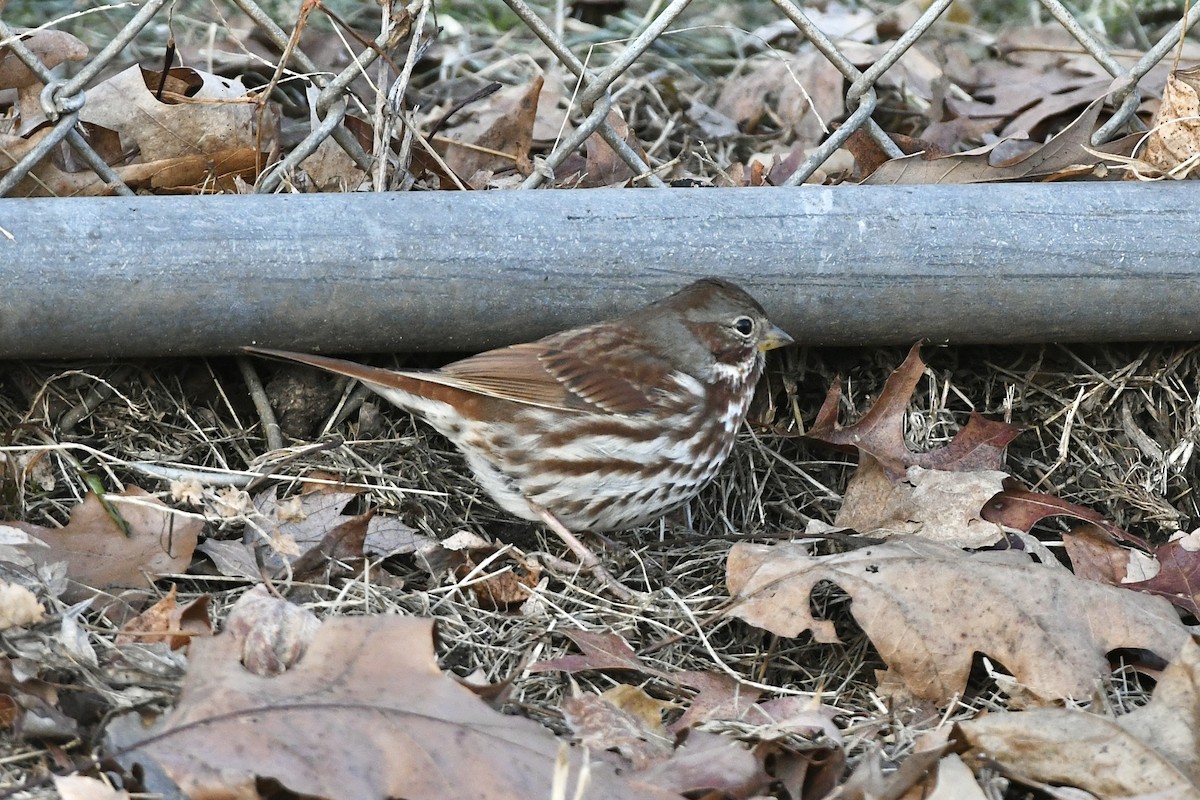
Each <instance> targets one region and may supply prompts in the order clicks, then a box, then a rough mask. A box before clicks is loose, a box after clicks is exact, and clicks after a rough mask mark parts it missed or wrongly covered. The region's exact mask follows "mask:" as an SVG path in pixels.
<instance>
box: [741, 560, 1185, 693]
mask: <svg viewBox="0 0 1200 800" xmlns="http://www.w3.org/2000/svg"><path fill="white" fill-rule="evenodd" d="M727 580H728V583H729V591H730V593H731V594H732V595H733V597H734V600H735V603H734V606H733V609H732V610H731V611H730V613H731V614H732V615H734V616H737V617H739V618H741V619H744V620H745V621H747V622H749V623H750V624H752V625H756V626H758V627H760V628H765V629H767V630H769V631H771V632H772V633H775V634H778V635H780V636H798V635H800V634H801V633H803V632H805V631H811V633H812V635H813V637H814V638H815V639H816V640H817V641H820V642H836V641H838V637H837V634H836V633H835V631H834V627H833V623H832V622H830V621H829V620H822V619H817V618H815V617H813V616H812V611H811V609H810V604H809V594H810V593H811V591H812V589H813V587H814V586H815V585H816V584H817V583H818V582H820V581H831V582H833V583H835V584H837V585H838V586H839V587H841V588H842V589H843V590H844V591H846V592H847V593H848V594H849V595H850V597H851V598H852V600H853V603H852V605H851V613H852V614H853V615H854V618H855V620H857V622H858V624H859V625H860V626H861V627H862V629H863V631H864V632H865V633H866V634H867V636H868V637H870V639H871V641H872V643H873V644H874V645H875V647H876V649H877V650H878V651H879V654H880V656H881V657H882V658H883V660H884V662H885V663H887V665H888V667H889V668H890V670H891V673H892V674H893V675H894V677H895V678H897V679H899V680H900V681H901V682H902V683H903V685H904V687H905V688H906V689H908V690H909V691H910V692H911V693H912V694H913V695H914V696H915V697H918V698H921V699H925V700H930V701H935V702H939V703H945V702H949V701H950V700H951V699H952V698H953V697H954V696H956V695H957V694H960V693H961V692H962V691H963V690H964V689H965V688H966V681H967V676H968V674H969V673H970V670H971V662H972V658H973V656H974V654H975V653H976V652H978V653H983V654H985V655H987V656H988V657H990V658H992V659H993V660H995V661H997V662H999V663H1000V664H1002V665H1003V666H1004V667H1005V668H1006V669H1007V670H1008V671H1009V672H1011V673H1012V674H1013V675H1014V676H1015V677H1016V679H1017V680H1018V681H1019V682H1021V683H1022V684H1024V685H1025V686H1026V687H1028V688H1029V690H1031V691H1032V692H1033V693H1035V694H1037V695H1040V696H1042V697H1046V698H1065V697H1080V696H1084V695H1087V694H1088V693H1090V692H1091V691H1093V689H1094V688H1095V686H1096V683H1097V681H1100V680H1102V679H1103V678H1104V677H1105V676H1107V675H1108V674H1109V666H1108V660H1107V658H1106V655H1107V653H1109V652H1110V651H1112V650H1114V649H1118V648H1137V649H1145V650H1150V651H1151V652H1154V653H1157V654H1158V655H1159V656H1160V657H1163V656H1165V655H1166V654H1169V653H1173V652H1177V651H1178V649H1179V648H1180V647H1181V646H1182V643H1183V641H1184V640H1186V639H1187V638H1188V636H1189V634H1188V631H1187V629H1186V628H1185V627H1184V626H1183V625H1182V623H1181V622H1180V621H1179V616H1178V615H1177V614H1176V613H1175V611H1174V610H1173V609H1172V608H1171V606H1170V604H1169V603H1167V602H1166V601H1165V600H1162V599H1161V598H1156V597H1150V596H1148V595H1142V594H1136V593H1133V592H1125V591H1122V590H1120V589H1117V588H1114V587H1111V586H1106V585H1104V584H1099V583H1094V582H1091V581H1085V580H1081V579H1079V578H1076V577H1075V576H1074V575H1072V574H1071V573H1070V572H1068V571H1066V570H1064V569H1061V568H1057V567H1050V566H1043V565H1039V564H1036V563H1034V562H1033V561H1032V560H1031V559H1030V558H1029V557H1028V556H1027V555H1026V554H1024V553H1020V552H1015V551H1003V552H984V553H975V554H966V553H963V552H962V551H961V550H958V549H957V548H952V547H947V546H945V545H940V544H936V543H933V542H928V541H924V540H921V539H916V538H912V537H895V538H893V539H891V540H889V541H888V542H885V543H883V544H881V545H876V546H872V547H866V548H863V549H861V550H856V551H853V552H849V553H843V554H840V555H834V556H825V557H814V556H810V555H809V554H808V552H807V551H806V549H805V548H804V546H802V545H799V544H791V543H788V544H780V545H776V546H773V547H772V546H766V545H749V544H738V545H735V546H734V547H733V549H732V550H731V551H730V554H729V562H728V577H727Z"/></svg>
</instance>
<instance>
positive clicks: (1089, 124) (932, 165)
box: [862, 97, 1140, 185]
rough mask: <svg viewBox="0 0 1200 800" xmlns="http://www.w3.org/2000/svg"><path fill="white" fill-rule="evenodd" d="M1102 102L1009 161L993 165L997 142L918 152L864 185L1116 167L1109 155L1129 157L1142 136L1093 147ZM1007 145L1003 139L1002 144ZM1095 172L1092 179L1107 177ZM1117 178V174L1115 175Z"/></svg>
mask: <svg viewBox="0 0 1200 800" xmlns="http://www.w3.org/2000/svg"><path fill="white" fill-rule="evenodd" d="M1103 106H1104V98H1103V97H1101V98H1099V99H1098V100H1095V101H1094V102H1093V103H1092V104H1091V105H1089V106H1088V107H1087V108H1086V109H1084V111H1083V113H1081V114H1080V115H1079V117H1078V118H1076V119H1075V121H1074V122H1072V123H1071V124H1070V125H1068V126H1067V127H1066V128H1063V129H1062V131H1060V132H1059V133H1058V134H1056V135H1055V136H1054V137H1052V138H1051V139H1050V140H1049V141H1048V142H1046V143H1045V144H1044V145H1041V146H1040V147H1038V148H1037V149H1036V150H1034V151H1033V152H1031V153H1027V154H1024V155H1021V156H1019V157H1017V158H1016V159H1013V160H1010V161H1001V162H999V163H994V160H993V158H992V151H993V150H995V149H996V148H997V146H998V144H999V143H997V144H992V145H987V146H986V147H980V148H977V149H975V150H968V151H967V152H965V153H956V154H954V155H950V156H943V157H942V158H926V157H925V156H924V155H921V154H917V155H911V156H904V157H903V158H896V159H892V160H891V161H888V162H887V163H885V164H883V165H882V166H880V167H879V169H877V170H875V171H874V172H873V173H871V175H870V177H868V178H867V179H866V180H864V181H862V182H863V183H865V184H874V185H896V184H913V183H983V182H1000V181H1035V180H1043V179H1050V178H1058V177H1062V176H1064V173H1066V172H1068V171H1070V172H1071V175H1072V176H1073V177H1087V176H1089V175H1092V173H1093V172H1095V170H1096V168H1097V166H1098V165H1103V164H1105V163H1106V161H1107V162H1108V163H1112V164H1115V163H1117V162H1118V161H1119V159H1117V158H1114V159H1111V160H1108V159H1105V155H1106V154H1116V155H1119V156H1127V155H1129V152H1130V151H1131V150H1132V149H1133V145H1134V144H1135V142H1136V140H1137V139H1138V138H1140V137H1138V136H1126V137H1124V138H1122V139H1118V140H1116V141H1115V142H1109V143H1108V144H1105V145H1102V146H1101V147H1098V148H1091V147H1090V144H1091V136H1092V132H1093V130H1094V129H1095V127H1096V120H1097V119H1098V118H1099V115H1100V110H1101V108H1103ZM1002 141H1003V140H1002ZM1105 176H1106V175H1105V174H1101V173H1100V172H1096V174H1095V175H1094V177H1105ZM1112 176H1113V177H1115V176H1116V175H1115V173H1112Z"/></svg>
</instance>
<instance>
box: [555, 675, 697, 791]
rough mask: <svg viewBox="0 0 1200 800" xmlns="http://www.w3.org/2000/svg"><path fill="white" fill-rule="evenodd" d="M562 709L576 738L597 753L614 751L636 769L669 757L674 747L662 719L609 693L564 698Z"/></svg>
mask: <svg viewBox="0 0 1200 800" xmlns="http://www.w3.org/2000/svg"><path fill="white" fill-rule="evenodd" d="M631 688H633V687H631ZM638 691H640V690H638ZM606 694H607V693H606ZM561 709H562V714H563V720H564V721H565V722H566V723H567V725H568V726H569V727H570V728H571V732H572V733H574V734H575V738H577V739H578V740H579V741H580V742H582V743H583V744H584V745H585V746H587V747H589V748H591V749H592V750H594V751H596V752H604V751H605V750H615V751H616V752H618V753H620V754H621V756H622V757H623V758H624V759H625V760H626V761H628V762H629V763H630V765H632V767H633V769H635V770H637V771H641V770H644V769H646V768H647V767H649V766H650V765H651V764H656V763H658V762H660V761H665V760H667V759H668V758H670V757H671V753H672V752H674V750H675V747H674V741H673V740H672V737H670V736H669V735H668V734H667V731H666V729H665V728H663V726H662V721H661V719H660V720H657V721H653V722H651V721H650V720H648V719H647V718H646V717H644V716H642V715H639V714H637V713H635V712H633V711H631V710H629V709H626V708H623V707H621V706H620V705H618V704H617V703H616V702H614V701H613V700H612V699H610V698H609V697H607V696H602V695H598V694H593V693H591V692H585V693H583V694H580V695H578V696H576V697H568V698H566V699H565V700H563V701H562V705H561Z"/></svg>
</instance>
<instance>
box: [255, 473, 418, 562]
mask: <svg viewBox="0 0 1200 800" xmlns="http://www.w3.org/2000/svg"><path fill="white" fill-rule="evenodd" d="M356 496H357V493H355V492H350V491H344V490H340V489H332V488H331V489H328V490H321V491H310V492H305V493H304V494H301V495H298V496H295V497H289V498H288V499H286V500H282V501H281V500H279V499H278V495H277V493H276V490H275V489H274V488H272V489H270V490H269V491H266V492H263V493H261V494H259V495H257V496H255V498H254V508H255V510H256V511H257V512H258V513H259V514H260V515H262V517H263V519H261V520H260V521H259V524H260V525H261V526H263V527H264V529H265V530H267V531H268V532H269V533H271V534H272V535H273V536H278V537H280V538H282V539H284V540H287V541H289V542H291V543H292V544H294V545H295V547H296V552H297V553H298V554H303V553H306V552H308V551H309V550H312V549H313V548H317V547H320V546H321V545H322V543H323V542H326V540H327V538H328V537H329V534H330V532H331V531H332V530H334V529H335V528H337V527H338V526H340V525H342V524H343V523H345V522H347V521H349V520H351V519H357V516H355V515H351V514H346V513H345V510H346V505H347V504H348V503H349V502H350V501H351V500H353V499H354V498H355V497H356ZM431 542H432V540H431V539H430V538H429V537H428V536H424V535H422V534H420V533H418V532H417V531H416V530H415V529H414V528H411V527H409V526H408V525H405V524H404V523H403V522H402V521H401V520H400V519H398V518H396V517H383V516H372V517H371V518H370V519H369V521H367V524H366V530H365V533H364V536H363V540H362V542H361V544H360V546H359V548H358V549H359V551H360V552H359V555H360V556H361V555H362V554H363V553H368V554H373V555H376V556H381V557H386V556H392V555H398V554H402V553H411V552H413V551H415V550H416V549H417V548H418V547H421V546H423V545H426V544H429V543H431ZM327 544H328V543H327ZM262 557H263V563H264V564H266V565H267V566H268V567H269V568H271V569H281V568H282V567H283V566H284V558H283V556H282V554H280V553H278V552H269V551H267V552H264V553H262Z"/></svg>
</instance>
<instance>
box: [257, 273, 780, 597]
mask: <svg viewBox="0 0 1200 800" xmlns="http://www.w3.org/2000/svg"><path fill="white" fill-rule="evenodd" d="M792 342H793V339H792V337H791V336H789V335H788V334H787V333H786V332H784V331H783V330H782V329H781V328H780V327H779V326H777V325H775V324H774V323H772V322H771V321H770V320H769V319H768V317H767V314H766V312H765V311H764V310H763V307H762V306H761V305H760V304H759V303H758V301H757V300H755V299H754V298H753V297H751V296H750V295H749V294H748V293H747V292H746V291H745V290H743V289H742V288H741V287H739V286H737V285H736V284H734V283H732V282H730V281H727V280H723V279H721V278H704V279H701V280H697V281H695V282H693V283H691V284H690V285H688V286H686V287H684V288H682V289H680V290H679V291H677V292H675V293H674V294H672V295H670V296H668V297H665V298H662V299H660V300H657V301H655V302H653V303H650V304H649V305H647V306H645V307H643V308H641V309H639V310H636V311H634V312H632V313H630V314H627V315H625V316H622V317H619V318H616V319H610V320H606V321H602V322H596V323H593V324H590V325H584V326H582V327H578V328H571V329H569V330H565V331H560V332H559V333H554V334H551V335H549V336H546V337H545V338H542V339H538V340H537V341H533V342H525V343H521V344H514V345H511V346H508V347H501V348H499V349H496V350H489V351H487V352H484V353H480V354H478V355H474V356H470V357H468V358H465V359H462V360H460V361H455V362H453V363H450V364H447V365H446V366H444V367H441V368H439V369H435V370H392V369H385V368H381V367H373V366H367V365H363V364H358V363H355V362H352V361H345V360H342V359H338V358H330V357H327V356H322V355H312V354H307V353H297V352H290V351H285V350H273V349H268V348H263V347H256V346H254V347H245V348H243V350H244V351H246V352H248V353H252V354H256V355H260V356H266V357H270V358H276V359H284V360H290V361H295V362H299V363H301V364H306V365H308V366H311V367H317V368H319V369H322V370H326V371H328V372H333V373H336V374H338V375H344V376H347V377H350V378H355V379H357V380H359V381H361V382H362V383H364V384H365V385H366V386H367V387H369V388H370V389H371V390H373V391H374V392H376V393H377V394H379V395H380V396H382V397H383V398H385V399H386V400H388V401H389V402H391V403H392V404H394V405H396V406H398V407H399V408H401V409H403V410H405V411H408V412H410V413H412V414H414V415H415V416H416V417H418V418H420V419H423V420H424V421H425V422H426V423H428V424H429V425H430V426H432V427H433V428H434V429H435V430H436V431H437V432H438V433H440V434H442V435H443V436H444V437H446V438H447V439H449V440H450V442H451V443H452V444H454V445H455V446H456V447H457V448H458V450H459V451H461V453H462V454H463V456H464V457H465V459H466V463H467V466H468V467H469V468H470V470H471V472H472V473H473V474H474V477H475V480H476V481H477V482H478V483H479V485H480V487H481V488H482V489H483V490H484V491H485V492H486V493H487V494H488V495H490V496H491V498H492V499H493V500H494V501H495V502H496V503H497V504H498V505H499V506H500V507H501V508H502V509H504V510H505V511H507V512H508V513H510V514H512V515H514V516H516V517H518V518H521V519H525V520H530V521H540V522H542V523H544V524H545V525H547V526H548V527H549V528H550V529H551V530H552V531H553V532H554V533H556V534H557V535H558V536H559V537H560V538H561V539H562V540H563V541H564V543H566V545H567V546H568V547H569V548H570V549H571V550H572V551H573V552H574V553H575V554H576V557H577V558H578V559H579V561H580V563H581V566H583V567H584V568H586V569H588V570H589V571H590V572H592V573H593V574H594V575H595V576H597V577H598V578H599V579H601V580H602V581H603V582H604V583H605V584H606V585H607V587H608V588H609V589H610V590H611V591H612V592H613V594H614V595H616V596H618V597H622V598H625V599H628V598H630V597H632V596H633V594H634V593H632V592H631V591H630V590H628V589H627V588H626V587H624V586H623V585H622V584H620V583H619V582H618V581H616V579H615V578H614V577H613V576H612V575H610V574H609V573H608V572H607V570H605V569H604V567H603V566H602V564H601V563H600V560H599V559H598V557H597V556H596V555H595V554H594V553H592V551H591V550H590V549H589V548H588V547H587V546H586V545H585V544H584V543H583V542H582V541H580V540H579V538H578V536H577V535H576V534H578V533H585V532H604V531H615V530H625V529H629V528H634V527H636V526H638V525H641V524H643V523H646V522H649V521H651V520H654V519H657V518H659V517H661V516H662V515H663V514H664V513H666V512H667V511H670V510H671V509H672V508H675V507H677V506H679V505H681V504H683V503H685V502H686V501H688V500H690V499H691V498H693V497H695V496H696V494H697V493H699V491H700V490H701V489H702V488H703V487H704V486H705V484H707V483H708V482H709V481H710V480H712V478H713V477H714V476H715V475H716V474H717V471H718V470H719V469H720V468H721V465H722V464H723V463H724V462H725V460H726V458H727V457H728V456H729V453H730V451H731V450H732V449H733V445H734V441H735V439H736V436H737V431H738V429H739V427H740V426H741V424H742V422H743V421H744V420H745V418H746V412H747V410H748V409H749V407H750V401H751V399H752V398H753V395H754V389H755V385H756V384H757V383H758V380H759V378H760V377H761V376H762V373H763V367H764V363H765V354H766V352H767V351H769V350H772V349H775V348H778V347H782V346H785V345H788V344H791V343H792Z"/></svg>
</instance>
